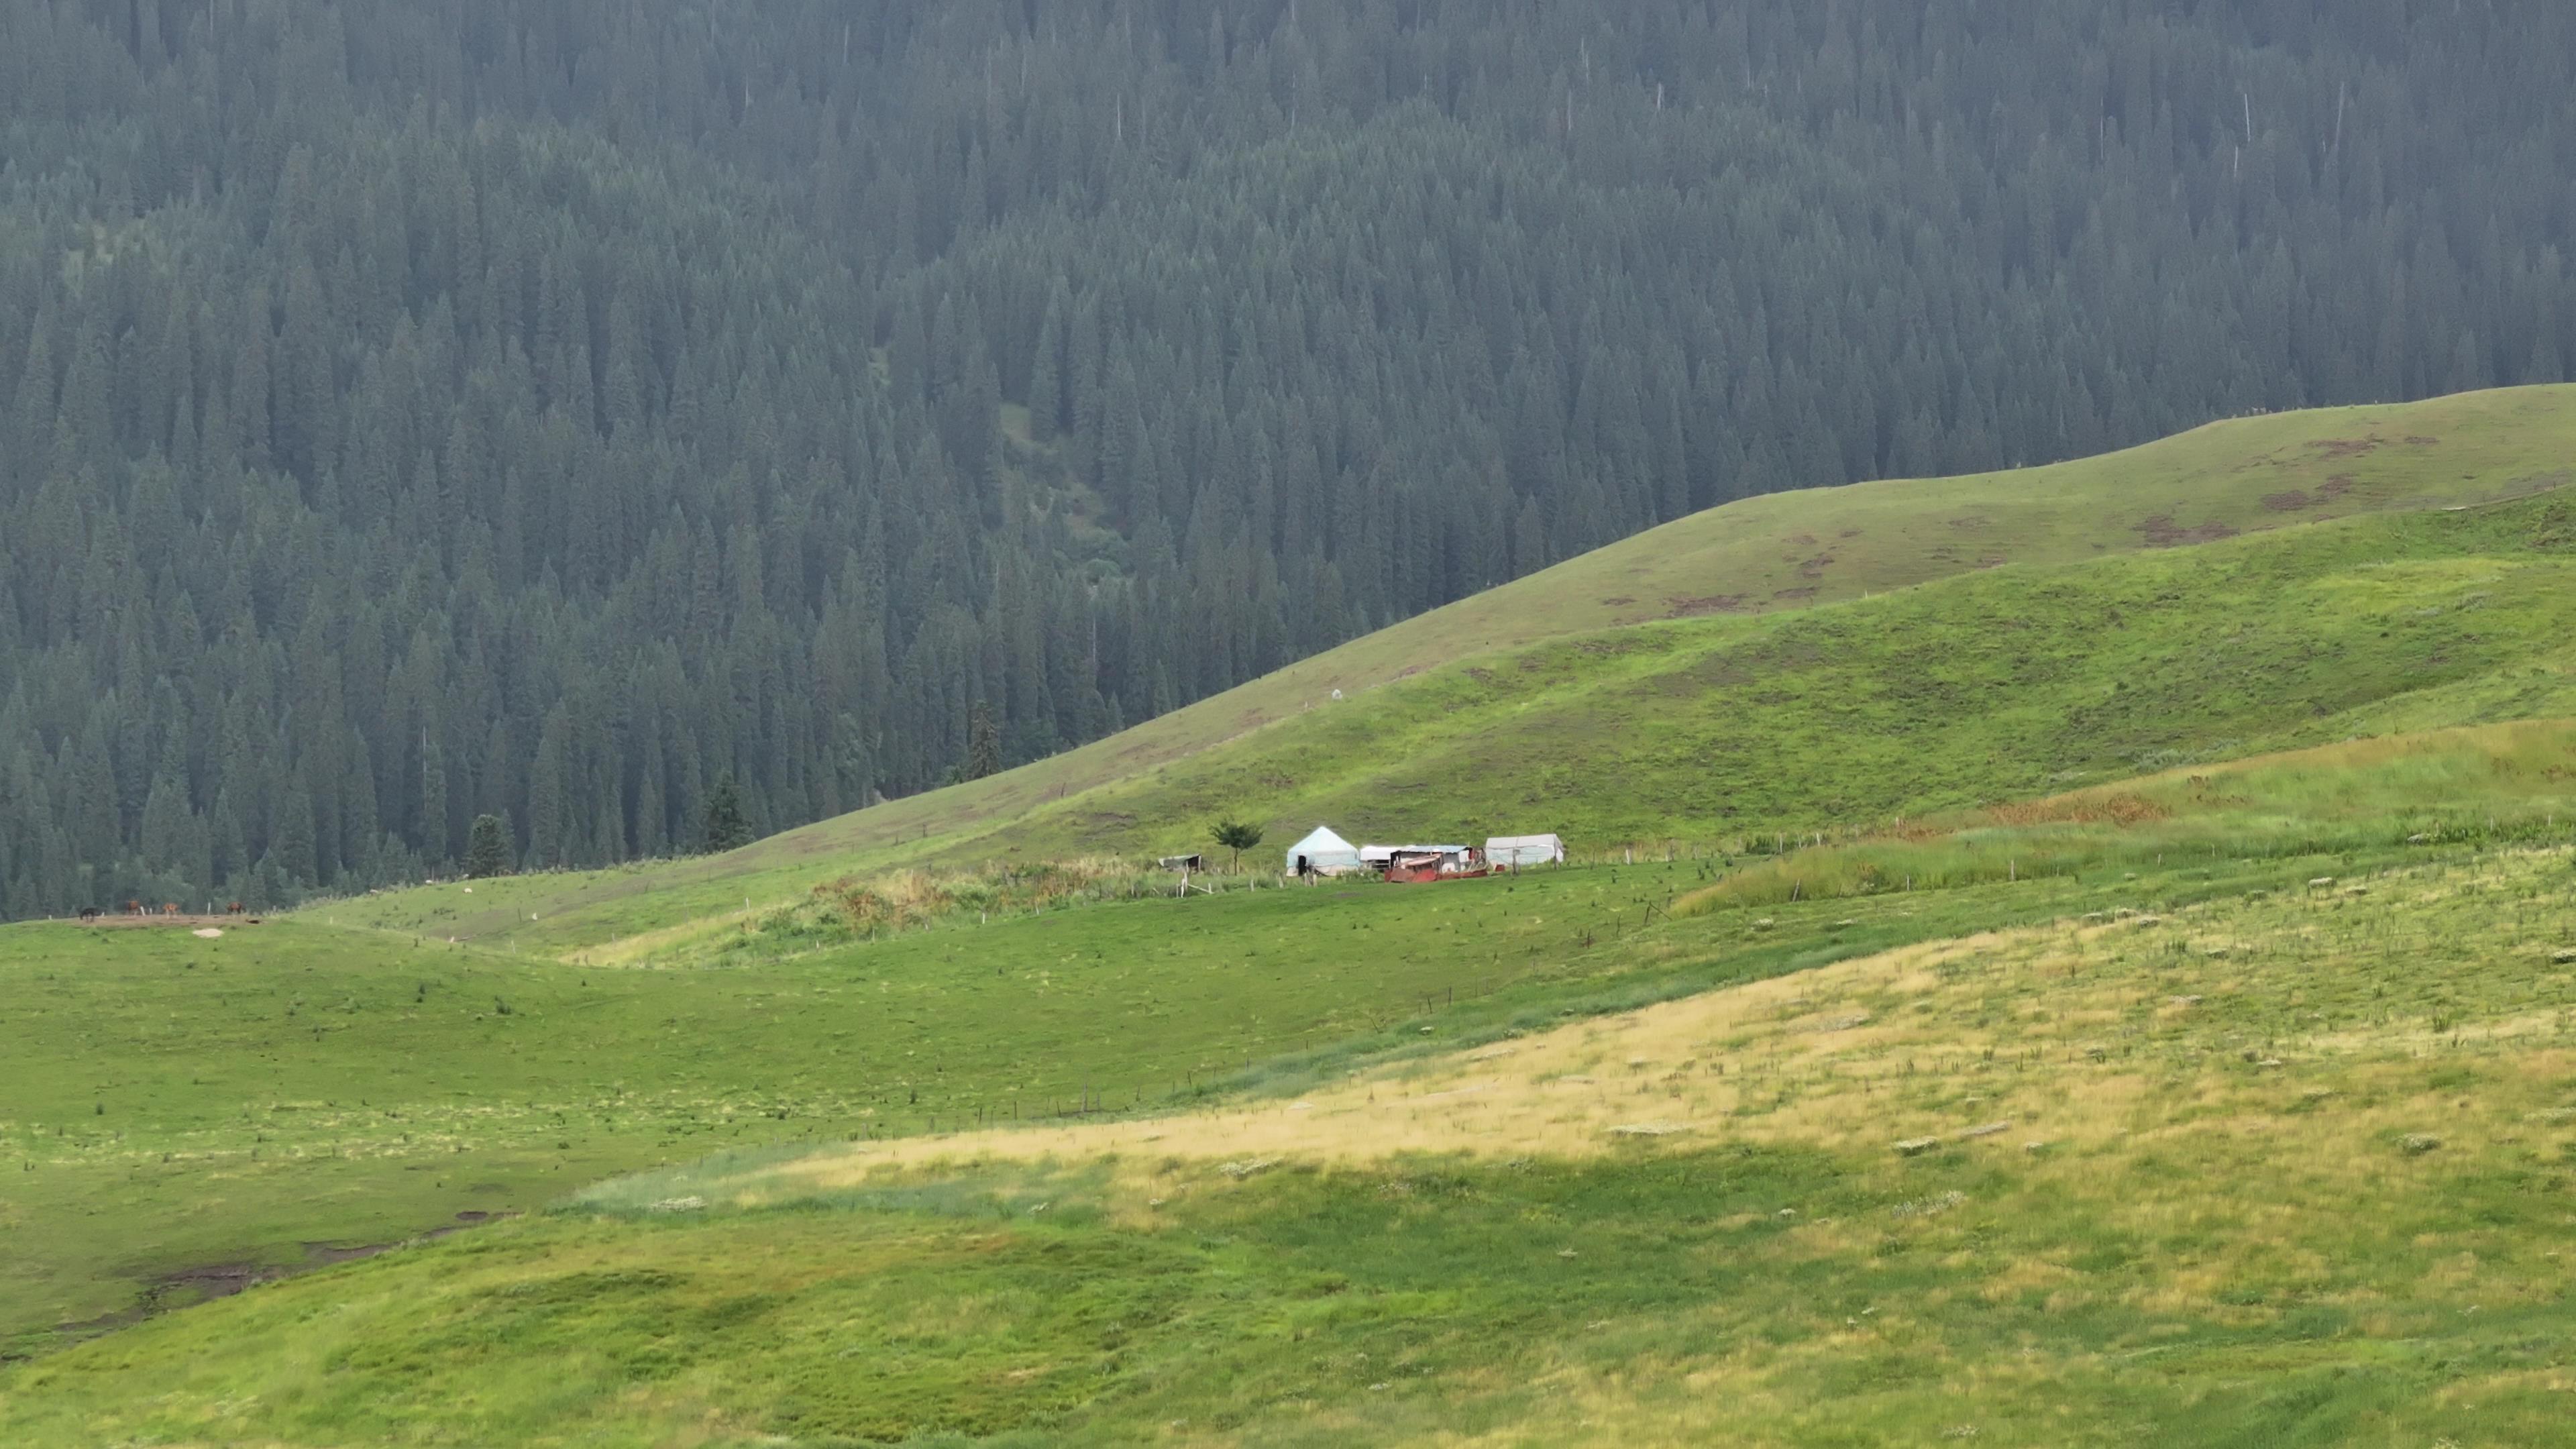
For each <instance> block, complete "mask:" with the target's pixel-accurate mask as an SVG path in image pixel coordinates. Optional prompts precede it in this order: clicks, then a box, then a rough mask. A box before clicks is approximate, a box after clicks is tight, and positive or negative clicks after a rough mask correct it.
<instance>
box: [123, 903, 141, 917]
mask: <svg viewBox="0 0 2576 1449" xmlns="http://www.w3.org/2000/svg"><path fill="white" fill-rule="evenodd" d="M125 913H126V914H127V915H129V916H139V915H142V914H143V903H142V902H141V901H127V902H126V903H125Z"/></svg>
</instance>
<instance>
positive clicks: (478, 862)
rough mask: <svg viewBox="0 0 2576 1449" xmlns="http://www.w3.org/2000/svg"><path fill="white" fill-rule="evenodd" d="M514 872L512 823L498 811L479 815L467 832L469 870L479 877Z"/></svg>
mask: <svg viewBox="0 0 2576 1449" xmlns="http://www.w3.org/2000/svg"><path fill="white" fill-rule="evenodd" d="M509 873H510V827H509V826H508V825H507V824H505V823H503V822H502V819H501V817H500V816H498V815H477V816H475V817H474V828H473V829H471V830H469V831H467V832H466V833H465V874H466V875H467V876H469V877H471V878H473V879H475V880H481V879H483V878H484V877H486V876H495V875H508V874H509Z"/></svg>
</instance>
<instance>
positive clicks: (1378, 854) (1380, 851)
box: [1360, 845, 1467, 865]
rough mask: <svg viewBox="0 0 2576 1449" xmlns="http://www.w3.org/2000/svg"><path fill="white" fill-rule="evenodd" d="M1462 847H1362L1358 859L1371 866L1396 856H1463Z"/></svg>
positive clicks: (1463, 847)
mask: <svg viewBox="0 0 2576 1449" xmlns="http://www.w3.org/2000/svg"><path fill="white" fill-rule="evenodd" d="M1466 853H1467V847H1465V846H1463V845H1363V846H1361V847H1360V859H1362V860H1364V861H1367V862H1368V863H1369V864H1371V865H1384V864H1386V863H1387V862H1388V861H1390V860H1393V859H1395V858H1396V857H1397V856H1398V855H1426V854H1427V855H1465V854H1466Z"/></svg>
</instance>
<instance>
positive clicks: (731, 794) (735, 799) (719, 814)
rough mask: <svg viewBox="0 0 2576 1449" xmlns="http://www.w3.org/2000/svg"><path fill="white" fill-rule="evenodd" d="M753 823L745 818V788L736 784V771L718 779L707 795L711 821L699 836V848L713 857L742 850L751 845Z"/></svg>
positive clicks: (702, 828) (707, 820)
mask: <svg viewBox="0 0 2576 1449" xmlns="http://www.w3.org/2000/svg"><path fill="white" fill-rule="evenodd" d="M751 838H752V837H751V821H750V819H749V818H748V817H747V816H745V815H744V814H743V809H742V786H740V785H739V784H737V783H735V781H734V778H733V771H731V770H727V771H725V772H724V773H723V774H721V775H718V776H716V784H715V788H714V789H713V790H711V791H709V792H708V793H707V818H706V822H705V824H704V825H703V826H702V827H701V828H700V830H699V832H698V841H699V848H700V849H701V850H703V851H705V852H706V853H707V854H709V855H721V854H723V853H724V852H725V851H728V850H739V849H741V848H742V847H744V846H746V845H749V844H750V843H751Z"/></svg>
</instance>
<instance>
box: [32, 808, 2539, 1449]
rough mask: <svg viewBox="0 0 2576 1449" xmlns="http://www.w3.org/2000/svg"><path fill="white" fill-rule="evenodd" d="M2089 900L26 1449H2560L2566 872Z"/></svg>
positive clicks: (378, 1269)
mask: <svg viewBox="0 0 2576 1449" xmlns="http://www.w3.org/2000/svg"><path fill="white" fill-rule="evenodd" d="M1578 874H1591V873H1589V872H1586V873H1578ZM1604 874H1606V872H1605V873H1604ZM1996 889H1997V888H1994V887H1983V888H1978V890H1979V891H1983V892H1987V893H1991V892H1993V891H1995V890H1996ZM2022 889H2025V890H2035V889H2040V888H2036V887H2027V886H2026V887H2023V888H2022ZM1975 893H1977V892H1956V893H1932V894H1930V895H1926V894H1917V895H1915V896H1912V897H1910V898H1902V899H1903V900H1904V902H1905V903H1906V904H1908V905H1910V906H1912V907H1913V908H1915V909H1925V908H1928V907H1930V906H1931V905H1932V902H1933V901H1935V900H1937V899H1938V898H1939V896H1940V895H1942V894H1951V895H1960V896H1965V895H1970V894H1975ZM1417 894H1422V895H1428V894H1432V892H1420V893H1417ZM2099 894H2100V895H2101V899H2102V900H2103V901H2104V902H2105V903H2107V902H2109V901H2112V900H2115V899H2116V900H2118V901H2120V902H2121V903H2122V904H2121V905H2120V907H2119V908H2118V909H2117V910H2115V911H2103V912H2101V913H2100V918H2099V919H2093V920H2087V919H2084V918H2083V917H2082V916H2078V915H2063V916H2060V917H2058V918H2056V919H2053V920H2042V921H2035V922H2032V923H2029V924H2026V925H2024V926H2022V927H2020V928H2018V929H2009V930H2003V931H1996V932H1988V933H1982V934H1977V935H1974V936H1971V937H1969V938H1966V939H1953V940H1946V941H1937V942H1926V943H1924V944H1921V945H1916V946H1911V947H1904V948H1900V949H1895V950H1891V951H1886V952H1882V953H1878V954H1872V955H1864V956H1861V957H1858V958H1856V959H1850V960H1845V961H1842V962H1840V963H1839V964H1829V965H1823V966H1820V967H1818V968H1817V969H1813V970H1809V971H1805V972H1803V973H1800V974H1798V975H1796V976H1793V977H1785V978H1780V979H1775V980H1767V981H1755V982H1751V983H1748V984H1745V985H1741V986H1736V987H1733V988H1730V989H1724V990H1719V991H1715V992H1711V993H1708V994H1704V995H1699V996H1695V997H1692V998H1690V999H1687V1000H1678V1001H1672V1002H1669V1003H1666V1004H1663V1005H1659V1006H1653V1007H1649V1008H1646V1009H1642V1010H1638V1011H1635V1012H1633V1013H1628V1014H1622V1015H1614V1016H1606V1017H1599V1018H1593V1019H1588V1020H1578V1021H1575V1022H1571V1023H1566V1024H1562V1025H1555V1026H1552V1027H1542V1026H1541V1025H1540V1024H1538V1023H1533V1025H1532V1028H1531V1029H1529V1030H1527V1031H1526V1032H1524V1033H1523V1034H1521V1035H1518V1036H1508V1037H1505V1038H1503V1039H1501V1040H1495V1041H1491V1042H1490V1043H1489V1044H1485V1045H1479V1046H1475V1047H1473V1048H1472V1049H1469V1050H1463V1051H1455V1052H1450V1053H1445V1054H1438V1055H1428V1056H1420V1057H1416V1058H1413V1059H1410V1060H1406V1061H1401V1062H1397V1063H1394V1064H1391V1065H1388V1066H1384V1067H1381V1068H1378V1069H1375V1070H1372V1071H1368V1072H1365V1073H1363V1074H1361V1075H1359V1076H1357V1077H1355V1078H1353V1079H1350V1080H1347V1081H1344V1082H1340V1083H1333V1084H1326V1085H1320V1086H1318V1087H1317V1088H1316V1089H1314V1090H1312V1091H1310V1092H1309V1093H1308V1094H1306V1095H1305V1096H1302V1097H1299V1098H1297V1099H1295V1100H1286V1099H1275V1100H1266V1101H1261V1102H1256V1103H1251V1104H1244V1105H1228V1106H1218V1107H1214V1108H1211V1109H1209V1110H1205V1111H1201V1112H1197V1113H1192V1114H1185V1115H1180V1116H1175V1117H1170V1118H1165V1119H1159V1120H1138V1121H1129V1122H1118V1123H1092V1124H1084V1125H1079V1126H1073V1127H1068V1128H1061V1129H1053V1128H1050V1129H1043V1130H1027V1129H1022V1130H1016V1131H1005V1132H1000V1133H993V1134H983V1135H970V1136H966V1137H961V1138H953V1139H944V1140H938V1141H929V1142H923V1141H913V1142H899V1143H888V1144H876V1143H865V1144H844V1145H842V1146H838V1147H835V1148H831V1149H828V1150H826V1151H824V1152H822V1153H819V1154H816V1155H812V1156H806V1157H800V1158H786V1159H782V1158H780V1157H778V1156H777V1155H775V1154H772V1155H769V1156H766V1157H752V1158H739V1157H738V1158H734V1159H730V1160H718V1161H712V1162H708V1163H704V1164H701V1165H699V1166H697V1167H694V1168H690V1169H687V1170H682V1171H675V1172H664V1173H657V1174H653V1175H650V1176H647V1177H645V1178H642V1179H639V1180H635V1181H632V1182H625V1183H617V1184H610V1185H608V1186H606V1187H603V1188H601V1189H598V1190H596V1191H593V1192H590V1193H587V1194H584V1195H583V1197H582V1199H581V1200H580V1204H579V1205H578V1206H577V1207H576V1208H575V1210H573V1211H570V1212H566V1213H558V1214H553V1215H548V1216H546V1217H543V1218H539V1219H532V1220H528V1221H524V1222H513V1223H508V1224H503V1225H500V1226H497V1227H495V1228H491V1229H486V1230H480V1231H478V1232H476V1233H473V1234H470V1235H467V1236H464V1237H461V1238H457V1239H453V1240H450V1241H447V1242H442V1243H437V1244H433V1245H427V1246H423V1247H419V1248H415V1249H407V1250H405V1251H403V1252H400V1253H398V1254H394V1255H391V1256H388V1257H385V1258H382V1259H378V1260H375V1261H372V1262H368V1263H362V1264H354V1265H350V1266H348V1267H344V1268H340V1269H334V1270H331V1271H330V1272H328V1273H325V1274H321V1275H317V1276H315V1277H311V1278H306V1279H302V1280H298V1281H295V1282H291V1283H287V1284H283V1285H280V1286H277V1287H274V1288H269V1289H265V1290H262V1291H259V1292H256V1293H252V1294H247V1295H244V1296H243V1297H241V1298H237V1299H232V1300H229V1301H226V1302H223V1303H220V1304H216V1305H212V1306H210V1307H208V1308H205V1309H201V1310H192V1311H191V1312H188V1313H185V1314H179V1315H173V1316H170V1317H167V1318H164V1319H160V1320H156V1321H154V1322H152V1323H149V1324H146V1325H143V1326H142V1327H140V1328H137V1329H135V1330H133V1331H130V1332H128V1333H125V1334H121V1335H118V1336H117V1337H115V1338H113V1339H111V1340H108V1341H106V1342H102V1343H99V1344H95V1345H91V1346H88V1347H85V1348H80V1349H76V1350H73V1351H70V1352H67V1353H63V1354H59V1355H56V1356H53V1357H51V1358H48V1359H46V1360H43V1361H41V1362H38V1363H36V1364H33V1365H28V1366H24V1367H21V1368H18V1369H15V1370H7V1371H0V1436H5V1437H6V1438H7V1439H8V1440H9V1442H11V1443H15V1444H25V1445H29V1446H52V1445H73V1444H81V1445H86V1444H94V1443H99V1442H192V1443H193V1442H208V1443H212V1442H222V1443H233V1442H256V1443H262V1444H276V1445H299V1446H300V1445H320V1444H337V1443H346V1442H353V1441H371V1442H381V1441H390V1440H417V1441H420V1442H512V1443H575V1442H578V1443H584V1444H603V1445H639V1446H640V1445H647V1444H661V1443H670V1442H691V1443H705V1444H734V1443H743V1444H748V1443H755V1442H764V1443H785V1444H795V1445H823V1444H846V1443H859V1442H872V1443H873V1442H889V1441H904V1442H947V1443H965V1442H973V1443H978V1444H988V1445H1009V1446H1019V1445H1036V1444H1048V1445H1057V1444H1071V1445H1080V1444H1132V1443H1139V1442H1163V1443H1175V1444H1195V1443H1255V1444H1265V1445H1325V1444H1333V1445H1343V1444H1375V1443H1389V1444H1392V1443H1412V1442H1424V1441H1430V1440H1435V1439H1463V1440H1466V1441H1471V1442H1481V1443H1497V1444H1541V1443H1546V1444H1573V1443H1584V1444H1638V1443H1665V1442H1685V1441H1690V1442H1704V1441H1706V1440H1708V1439H1709V1438H1711V1437H1712V1436H1715V1437H1718V1438H1721V1439H1726V1440H1730V1441H1740V1442H1752V1443H1777V1442H1844V1443H1894V1442H1924V1441H1929V1440H1934V1439H1944V1440H1946V1439H1958V1440H1963V1441H1965V1440H1973V1441H1975V1442H1978V1443H1985V1444H2005V1445H2039V1444H2050V1445H2069V1444H2072V1445H2103V1446H2111V1445H2128V1444H2135V1443H2140V1442H2147V1443H2174V1444H2193V1445H2246V1446H2253V1445H2275V1444H2282V1443H2302V1444H2354V1443H2372V1444H2430V1443H2437V1442H2441V1441H2443V1440H2445V1439H2447V1440H2449V1441H2451V1442H2457V1443H2480V1444H2499V1445H2533V1446H2538V1445H2544V1444H2552V1443H2556V1442H2559V1440H2560V1438H2561V1436H2562V1435H2563V1431H2564V1425H2565V1413H2564V1403H2563V1400H2564V1398H2565V1386H2566V1381H2567V1380H2566V1376H2567V1373H2568V1371H2569V1370H2568V1367H2567V1365H2568V1364H2569V1362H2570V1360H2571V1357H2576V1301H2571V1299H2570V1297H2569V1295H2568V1293H2567V1290H2566V1285H2565V1274H2564V1272H2563V1264H2561V1263H2560V1261H2559V1259H2560V1257H2561V1254H2562V1249H2563V1247H2564V1244H2565V1227H2566V1220H2567V1207H2566V1202H2567V1197H2568V1194H2569V1193H2570V1192H2571V1191H2576V1165H2571V1164H2576V968H2571V966H2570V965H2569V964H2568V959H2569V958H2570V957H2576V938H2571V936H2570V929H2571V922H2576V871H2571V862H2570V858H2569V856H2568V854H2567V852H2566V851H2565V850H2564V849H2563V848H2560V849H2535V850H2518V851H2495V852H2484V853H2475V854H2471V853H2454V854H2451V855H2448V856H2445V857H2442V858H2438V859H2427V860H2423V861H2420V862H2418V863H2416V864H2413V865H2408V866H2402V867H2399V868H2396V869H2389V870H2377V871H2370V870H2364V869H2355V870H2352V871H2351V872H2349V873H2346V874H2342V875H2339V876H2338V878H2337V879H2336V880H2335V881H2334V882H2333V883H2331V884H2325V885H2317V886H2313V887H2311V886H2307V885H2304V884H2301V885H2297V886H2294V887H2291V888H2287V889H2279V890H2274V891H2271V892H2269V893H2267V894H2254V895H2249V894H2245V893H2242V892H2241V891H2239V892H2233V893H2230V894H2229V895H2227V896H2226V897H2224V898H2220V899H2203V900H2200V901H2198V902H2195V901H2193V900H2191V899H2188V898H2178V897H2175V896H2173V895H2171V894H2169V893H2168V890H2167V888H2166V885H2165V884H2164V883H2160V882H2156V881H2152V880H2140V881H2118V880H2116V878H2115V880H2114V881H2113V882H2111V883H2107V884H2106V888H2105V889H2104V890H2103V891H2102V892H2100V893H2099ZM1897 905H1898V901H1896V900H1889V901H1878V902H1871V903H1867V904H1866V905H1865V906H1864V907H1862V909H1863V911H1864V912H1871V913H1874V912H1878V911H1886V910H1891V909H1894V908H1896V907H1897ZM2085 914H2086V915H2091V914H2093V913H2091V912H2087V913H2085ZM1676 929H1679V930H1685V931H1687V932H1689V933H1690V936H1691V939H1692V941H1693V942H1694V943H1695V944H1698V945H1702V946H1707V945H1715V944H1716V943H1718V942H1721V941H1722V942H1727V943H1742V944H1743V945H1744V946H1745V947H1746V948H1747V949H1759V948H1760V946H1761V944H1762V943H1764V942H1766V941H1768V940H1769V939H1771V938H1773V937H1775V936H1776V935H1778V934H1779V933H1780V932H1782V931H1784V930H1795V929H1800V923H1799V922H1797V921H1794V920H1792V919H1790V918H1789V915H1788V913H1787V912H1783V913H1781V914H1779V915H1771V916H1765V917H1763V918H1760V919H1753V918H1750V917H1749V916H1747V915H1745V914H1741V913H1738V914H1730V915H1726V916H1724V917H1722V918H1720V917H1710V918H1703V919H1701V920H1698V921H1686V922H1681V923H1678V925H1677V927H1676ZM1849 929H1853V930H1861V929H1866V927H1864V926H1862V925H1861V924H1860V923H1859V922H1857V921H1855V922H1854V923H1853V924H1852V925H1851V926H1850V927H1849ZM1663 939H1664V941H1665V943H1666V944H1671V943H1672V938H1663Z"/></svg>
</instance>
